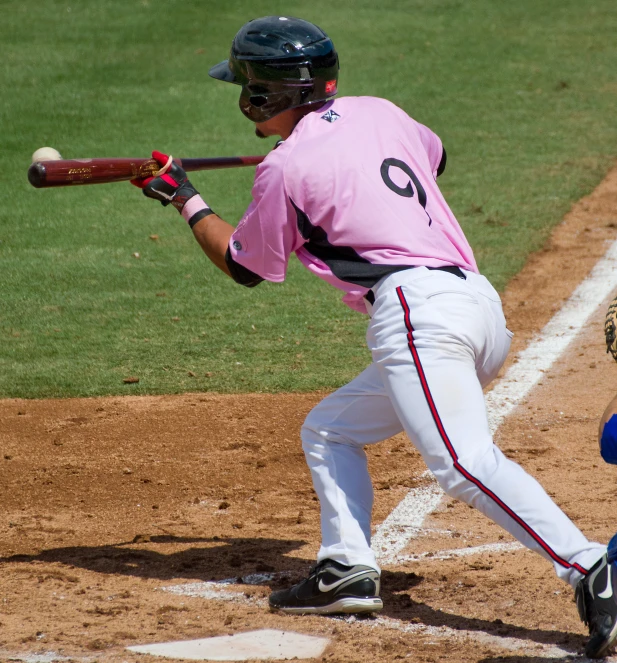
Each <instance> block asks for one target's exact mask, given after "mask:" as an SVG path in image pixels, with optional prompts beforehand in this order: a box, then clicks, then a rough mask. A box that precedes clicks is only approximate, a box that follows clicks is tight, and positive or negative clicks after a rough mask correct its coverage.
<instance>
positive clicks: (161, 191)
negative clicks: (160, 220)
mask: <svg viewBox="0 0 617 663" xmlns="http://www.w3.org/2000/svg"><path fill="white" fill-rule="evenodd" d="M152 158H153V159H154V160H155V161H156V162H157V163H158V164H159V165H160V166H161V168H164V167H165V166H167V169H166V170H165V171H164V172H163V173H161V174H160V175H157V176H155V177H146V178H144V179H137V180H131V184H134V185H135V186H137V187H139V188H140V189H141V190H142V191H143V193H144V196H147V197H148V198H154V199H155V200H158V201H159V202H160V203H161V205H163V206H167V205H169V203H171V204H172V205H173V206H174V207H175V208H176V209H177V210H178V212H180V213H181V214H182V209H183V208H184V206H185V205H186V203H187V201H188V200H190V199H191V198H192V197H193V196H197V195H198V194H199V192H198V191H197V190H196V189H195V187H194V186H193V185H192V184H191V183H190V181H189V179H188V177H187V175H186V173H185V172H184V170H183V169H182V167H181V166H179V165H178V164H177V163H176V162H175V161H172V162H171V163H170V160H169V157H168V156H167V155H166V154H163V153H162V152H158V151H156V150H155V151H154V152H152Z"/></svg>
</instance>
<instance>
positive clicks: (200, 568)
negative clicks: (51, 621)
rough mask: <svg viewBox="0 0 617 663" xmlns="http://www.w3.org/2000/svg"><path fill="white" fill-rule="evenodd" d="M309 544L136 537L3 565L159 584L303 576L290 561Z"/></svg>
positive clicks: (54, 550)
mask: <svg viewBox="0 0 617 663" xmlns="http://www.w3.org/2000/svg"><path fill="white" fill-rule="evenodd" d="M305 543H306V542H305V541H298V540H295V541H291V540H289V541H286V540H282V539H241V538H240V539H232V538H229V539H226V538H219V537H216V536H215V537H212V538H208V537H179V536H172V535H157V536H137V537H135V539H134V540H133V541H130V542H123V543H117V544H112V545H105V546H92V547H89V546H69V547H65V548H50V549H48V550H43V551H41V552H40V553H38V554H37V555H12V556H10V557H4V558H0V563H3V562H4V563H25V564H27V563H30V562H46V563H59V564H66V565H69V566H74V567H77V568H82V569H87V570H89V571H94V572H95V573H106V574H120V575H127V576H133V577H137V578H155V579H159V580H179V579H190V580H192V581H205V580H222V579H224V578H230V577H231V578H233V577H238V576H242V575H247V574H250V573H274V572H277V571H280V570H285V571H291V572H292V573H294V572H297V573H301V572H302V571H303V570H304V568H305V567H306V566H307V562H306V561H304V560H301V559H297V558H293V557H287V556H286V555H287V554H288V553H290V552H292V551H293V550H297V549H298V548H301V547H302V546H303V545H305Z"/></svg>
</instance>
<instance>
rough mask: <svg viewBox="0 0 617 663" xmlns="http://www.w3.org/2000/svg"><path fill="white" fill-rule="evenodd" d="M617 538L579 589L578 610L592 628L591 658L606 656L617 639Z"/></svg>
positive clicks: (583, 580) (592, 568)
mask: <svg viewBox="0 0 617 663" xmlns="http://www.w3.org/2000/svg"><path fill="white" fill-rule="evenodd" d="M615 560H617V535H615V536H614V537H613V538H612V539H611V540H610V542H609V544H608V551H607V553H606V554H605V555H603V556H602V557H601V558H600V559H599V560H598V561H597V562H596V563H595V564H594V565H593V566H592V567H591V569H589V573H588V574H587V575H586V576H585V577H584V578H583V579H582V580H581V581H580V582H579V583H578V585H577V586H576V592H575V597H576V607H577V608H578V614H579V615H580V618H581V619H582V620H583V621H584V622H585V624H587V626H588V627H589V635H590V637H589V642H588V643H587V646H586V647H585V655H586V656H587V657H588V658H602V657H604V656H606V654H607V653H608V650H609V649H610V648H611V645H612V644H613V642H614V641H615V638H617V564H616V563H615Z"/></svg>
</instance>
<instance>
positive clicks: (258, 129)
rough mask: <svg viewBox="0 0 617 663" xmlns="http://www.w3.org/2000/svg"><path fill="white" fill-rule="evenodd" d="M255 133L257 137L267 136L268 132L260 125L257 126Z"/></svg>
mask: <svg viewBox="0 0 617 663" xmlns="http://www.w3.org/2000/svg"><path fill="white" fill-rule="evenodd" d="M255 135H256V136H257V138H267V137H268V136H266V134H265V133H264V132H263V131H262V130H261V129H260V128H259V126H256V127H255Z"/></svg>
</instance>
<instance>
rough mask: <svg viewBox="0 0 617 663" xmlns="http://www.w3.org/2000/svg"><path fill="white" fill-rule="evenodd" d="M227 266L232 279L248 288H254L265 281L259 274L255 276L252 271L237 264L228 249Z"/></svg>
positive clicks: (226, 255)
mask: <svg viewBox="0 0 617 663" xmlns="http://www.w3.org/2000/svg"><path fill="white" fill-rule="evenodd" d="M225 264H226V265H227V269H229V272H230V274H231V278H232V279H233V280H234V281H235V282H236V283H239V284H240V285H244V286H246V287H247V288H254V287H255V286H256V285H259V284H260V283H261V282H262V281H263V280H264V279H263V278H262V277H261V276H259V274H255V272H251V270H250V269H247V268H246V267H243V266H242V265H240V264H239V263H237V262H236V261H235V260H234V259H233V256H232V255H231V251H230V250H229V248H227V251H226V252H225Z"/></svg>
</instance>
